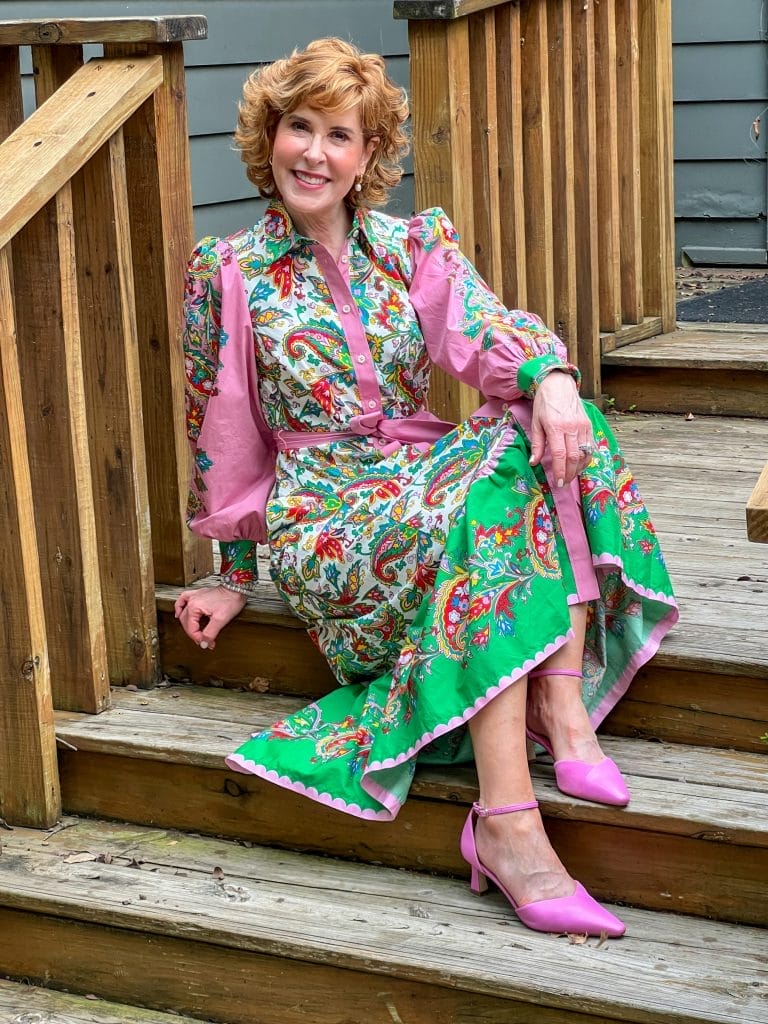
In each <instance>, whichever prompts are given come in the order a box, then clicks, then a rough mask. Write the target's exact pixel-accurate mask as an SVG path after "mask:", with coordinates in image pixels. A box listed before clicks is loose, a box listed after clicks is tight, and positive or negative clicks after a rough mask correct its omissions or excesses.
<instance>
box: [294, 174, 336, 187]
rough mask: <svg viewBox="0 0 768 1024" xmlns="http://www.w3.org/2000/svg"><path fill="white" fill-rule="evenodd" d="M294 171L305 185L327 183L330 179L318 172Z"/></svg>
mask: <svg viewBox="0 0 768 1024" xmlns="http://www.w3.org/2000/svg"><path fill="white" fill-rule="evenodd" d="M293 173H294V175H295V176H296V177H297V178H298V179H299V181H303V182H304V184H305V185H325V184H326V183H327V181H328V178H324V177H322V176H321V175H317V174H307V172H306V171H294V172H293Z"/></svg>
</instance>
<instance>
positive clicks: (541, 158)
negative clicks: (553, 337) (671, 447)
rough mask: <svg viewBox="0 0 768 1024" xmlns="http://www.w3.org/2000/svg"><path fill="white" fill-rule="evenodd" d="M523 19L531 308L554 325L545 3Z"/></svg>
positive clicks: (535, 0) (534, 4) (537, 1)
mask: <svg viewBox="0 0 768 1024" xmlns="http://www.w3.org/2000/svg"><path fill="white" fill-rule="evenodd" d="M520 20H521V24H520V31H521V36H522V40H523V45H522V55H523V67H522V78H523V166H524V168H525V190H524V191H525V239H526V246H527V259H526V269H527V273H528V308H529V309H530V310H531V311H532V312H533V313H538V315H539V316H540V317H541V318H542V320H544V322H545V323H547V324H553V323H554V320H555V283H554V268H553V255H552V254H553V225H552V153H551V128H550V120H549V74H548V69H549V53H548V46H547V3H546V0H529V2H528V3H527V4H525V5H524V6H523V8H522V10H521V19H520Z"/></svg>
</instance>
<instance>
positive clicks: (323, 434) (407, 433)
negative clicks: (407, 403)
mask: <svg viewBox="0 0 768 1024" xmlns="http://www.w3.org/2000/svg"><path fill="white" fill-rule="evenodd" d="M349 426H350V429H349V430H276V431H274V438H275V444H276V445H277V448H278V451H281V452H285V451H294V450H295V449H297V448H307V447H309V446H310V445H318V444H330V443H331V442H333V441H353V440H355V439H356V438H359V437H370V438H372V439H373V440H374V441H375V443H376V444H377V445H379V446H380V447H381V450H382V451H383V452H384V453H387V452H388V451H395V450H396V449H397V448H399V446H400V445H401V444H421V445H430V444H434V442H435V441H437V440H438V438H440V437H443V435H444V434H447V433H448V431H449V430H453V428H454V426H455V424H454V423H447V422H446V421H445V420H439V419H438V418H437V417H436V416H433V415H432V414H431V413H429V412H416V413H414V414H413V416H401V417H393V418H388V417H387V416H383V415H382V414H381V413H380V412H371V413H366V414H364V415H363V416H354V417H353V418H352V419H351V420H350V424H349Z"/></svg>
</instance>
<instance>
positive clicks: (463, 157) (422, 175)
mask: <svg viewBox="0 0 768 1024" xmlns="http://www.w3.org/2000/svg"><path fill="white" fill-rule="evenodd" d="M408 38H409V42H410V50H411V96H412V117H413V139H414V151H415V152H414V165H415V173H416V205H417V207H418V208H419V209H423V208H425V207H430V206H442V207H443V208H444V209H445V211H446V213H447V214H448V216H449V217H451V219H452V220H453V222H454V224H455V225H456V228H457V229H458V231H459V234H460V235H461V239H462V248H463V250H464V252H466V253H468V254H469V255H470V256H471V255H472V254H473V253H474V249H475V237H474V205H473V192H472V175H471V173H468V169H470V168H471V167H472V147H471V136H472V131H471V106H470V79H469V68H470V64H471V61H470V53H469V32H468V27H467V22H466V19H461V20H459V21H449V22H440V21H438V22H431V21H430V22H419V21H415V22H411V23H410V25H409V27H408ZM477 406H478V397H477V393H476V392H475V391H474V390H473V389H472V388H468V387H466V386H465V385H463V384H460V383H459V382H458V381H456V380H454V379H453V378H451V377H449V376H448V375H447V374H445V373H442V372H434V373H433V378H432V388H431V390H430V407H431V409H432V411H433V412H435V413H437V415H438V416H442V417H445V418H447V419H453V420H457V421H460V420H463V419H465V418H466V417H467V416H468V415H469V414H470V413H471V412H472V410H473V409H476V408H477Z"/></svg>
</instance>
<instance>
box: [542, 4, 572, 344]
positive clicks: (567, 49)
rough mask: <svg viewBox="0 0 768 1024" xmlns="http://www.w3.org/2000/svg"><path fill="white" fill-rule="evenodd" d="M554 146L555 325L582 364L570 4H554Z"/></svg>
mask: <svg viewBox="0 0 768 1024" xmlns="http://www.w3.org/2000/svg"><path fill="white" fill-rule="evenodd" d="M547 39H548V45H549V93H550V133H551V139H550V146H551V150H552V221H553V232H552V242H553V273H554V301H555V319H554V322H553V323H552V324H550V325H549V326H550V327H551V328H552V330H554V331H555V332H556V333H557V334H558V335H559V336H560V338H562V340H563V341H564V342H565V344H566V345H567V346H568V347H569V350H570V352H571V356H572V358H573V360H574V361H575V359H576V332H577V323H578V321H577V315H576V312H577V302H576V194H575V177H574V155H573V154H574V149H573V132H574V127H573V80H572V77H571V71H570V68H571V64H572V61H573V45H572V36H571V4H570V0H549V3H548V5H547Z"/></svg>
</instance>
